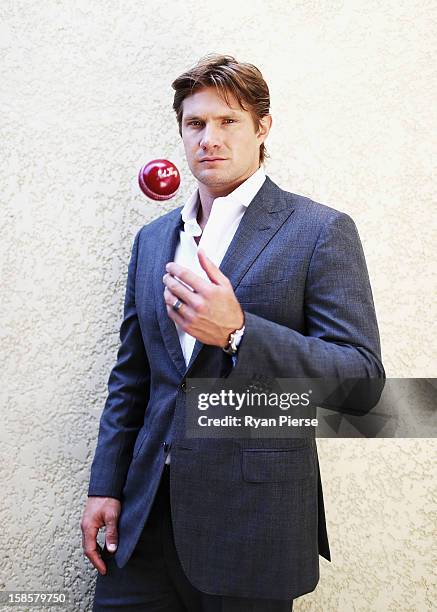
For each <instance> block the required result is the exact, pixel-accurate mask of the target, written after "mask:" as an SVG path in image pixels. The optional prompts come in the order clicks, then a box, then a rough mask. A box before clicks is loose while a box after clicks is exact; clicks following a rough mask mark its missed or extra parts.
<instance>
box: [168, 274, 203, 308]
mask: <svg viewBox="0 0 437 612" xmlns="http://www.w3.org/2000/svg"><path fill="white" fill-rule="evenodd" d="M162 281H163V283H164V285H165V287H166V288H167V290H168V292H169V293H170V294H171V296H173V301H172V302H171V301H170V302H168V303H169V305H170V306H171V305H172V304H174V302H175V301H176V299H177V298H179V299H180V300H182V302H184V304H188V305H189V306H191V307H192V308H196V307H197V306H199V304H200V303H201V302H202V298H201V297H200V296H199V295H198V294H196V293H195V292H194V291H190V289H187V288H186V287H185V285H183V284H182V282H180V281H179V280H177V279H176V278H174V277H173V276H172V275H171V274H169V273H167V274H164V276H163V277H162ZM169 299H170V297H169Z"/></svg>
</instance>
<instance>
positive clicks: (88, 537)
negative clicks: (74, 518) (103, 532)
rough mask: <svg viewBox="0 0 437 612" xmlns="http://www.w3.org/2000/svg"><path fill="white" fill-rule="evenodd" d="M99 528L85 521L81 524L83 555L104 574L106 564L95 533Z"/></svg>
mask: <svg viewBox="0 0 437 612" xmlns="http://www.w3.org/2000/svg"><path fill="white" fill-rule="evenodd" d="M98 532H99V528H98V527H97V526H96V525H90V524H87V523H86V522H85V523H83V524H82V547H83V551H84V553H85V556H86V557H88V559H89V560H90V562H91V563H92V565H94V567H95V568H96V569H97V570H98V571H99V572H100V574H102V575H103V576H104V575H105V574H106V564H105V562H104V561H103V559H102V556H101V547H100V546H99V545H98V544H97V534H98Z"/></svg>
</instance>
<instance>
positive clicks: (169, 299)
mask: <svg viewBox="0 0 437 612" xmlns="http://www.w3.org/2000/svg"><path fill="white" fill-rule="evenodd" d="M198 257H199V263H200V265H201V266H202V268H203V269H204V270H205V272H206V274H207V276H208V278H209V280H210V281H211V283H208V282H207V281H206V280H204V279H203V278H201V277H200V276H198V275H197V274H195V273H194V272H192V271H191V270H189V269H188V268H186V267H184V266H180V265H179V264H177V263H175V262H174V261H172V262H170V263H168V264H167V265H166V270H167V274H165V275H164V276H163V279H162V280H163V282H164V285H165V289H164V300H165V303H166V305H167V313H168V316H169V317H170V319H172V320H173V321H174V322H175V323H177V324H178V325H179V326H180V327H181V328H182V329H183V331H185V332H186V333H187V334H190V336H194V337H195V338H196V339H197V340H199V341H200V342H203V344H211V345H212V346H219V347H225V346H226V345H227V343H228V338H229V334H230V333H231V332H233V331H235V330H236V329H240V328H241V327H243V324H244V313H243V310H242V308H241V306H240V304H239V302H238V300H237V298H236V296H235V293H234V290H233V288H232V285H231V282H230V280H229V279H228V277H227V276H225V275H224V274H223V272H221V270H219V268H217V266H216V265H215V264H214V263H213V262H212V261H211V260H210V259H209V258H208V257H207V256H206V255H205V253H204V252H203V251H201V250H200V249H199V251H198ZM175 277H177V278H175ZM177 279H180V280H181V281H183V282H184V283H186V284H187V285H189V286H190V287H192V289H193V291H191V290H190V289H188V288H187V287H185V286H184V285H183V284H182V283H181V282H179V280H177ZM178 299H179V300H180V301H181V302H183V304H182V306H181V307H180V308H179V310H177V311H176V310H174V309H173V304H174V303H175V302H176V300H178Z"/></svg>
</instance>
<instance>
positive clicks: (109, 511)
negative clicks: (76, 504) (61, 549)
mask: <svg viewBox="0 0 437 612" xmlns="http://www.w3.org/2000/svg"><path fill="white" fill-rule="evenodd" d="M120 511H121V502H120V501H119V500H118V499H115V498H114V497H94V496H90V497H88V501H87V504H86V506H85V510H84V512H83V515H82V520H81V523H80V528H81V529H82V547H83V550H84V553H85V556H86V557H88V559H89V560H90V561H91V563H92V564H93V565H94V567H95V568H96V569H97V570H98V571H99V572H100V573H101V574H102V575H105V574H106V565H105V562H104V561H103V559H102V556H101V554H100V551H101V547H100V546H99V545H98V544H97V534H98V532H99V529H100V528H101V527H106V530H105V542H106V548H107V549H108V551H109V552H110V553H113V552H115V550H116V549H117V545H118V532H117V523H118V517H119V516H120Z"/></svg>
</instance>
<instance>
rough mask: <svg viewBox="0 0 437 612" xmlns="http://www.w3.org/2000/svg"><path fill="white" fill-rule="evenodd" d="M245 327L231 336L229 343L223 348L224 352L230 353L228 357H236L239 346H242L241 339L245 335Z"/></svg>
mask: <svg viewBox="0 0 437 612" xmlns="http://www.w3.org/2000/svg"><path fill="white" fill-rule="evenodd" d="M244 327H245V326H244V325H243V327H242V328H241V329H236V330H235V331H234V332H232V333H231V334H229V338H228V343H227V345H226V346H225V347H224V348H223V350H224V352H225V353H228V355H235V353H236V352H237V350H238V345H239V344H240V342H241V338H242V337H243V334H244Z"/></svg>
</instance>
